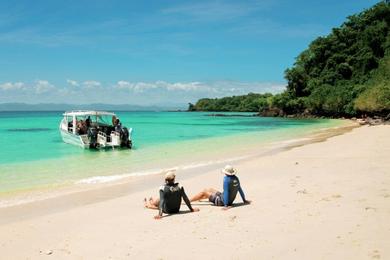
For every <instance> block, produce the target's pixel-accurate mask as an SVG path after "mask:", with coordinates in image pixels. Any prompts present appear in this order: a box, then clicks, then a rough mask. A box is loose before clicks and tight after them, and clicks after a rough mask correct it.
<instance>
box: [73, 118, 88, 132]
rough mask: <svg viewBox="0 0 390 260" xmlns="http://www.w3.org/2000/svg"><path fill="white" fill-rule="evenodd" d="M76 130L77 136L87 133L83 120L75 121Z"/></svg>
mask: <svg viewBox="0 0 390 260" xmlns="http://www.w3.org/2000/svg"><path fill="white" fill-rule="evenodd" d="M76 130H77V133H78V134H79V135H85V134H86V133H87V131H88V129H87V125H86V123H85V121H83V120H80V121H77V129H76Z"/></svg>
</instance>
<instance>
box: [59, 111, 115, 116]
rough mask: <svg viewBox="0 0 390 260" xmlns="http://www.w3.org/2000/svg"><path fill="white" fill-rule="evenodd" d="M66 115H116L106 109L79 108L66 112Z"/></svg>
mask: <svg viewBox="0 0 390 260" xmlns="http://www.w3.org/2000/svg"><path fill="white" fill-rule="evenodd" d="M64 116H115V114H114V113H112V112H106V111H93V110H77V111H70V112H65V113H64Z"/></svg>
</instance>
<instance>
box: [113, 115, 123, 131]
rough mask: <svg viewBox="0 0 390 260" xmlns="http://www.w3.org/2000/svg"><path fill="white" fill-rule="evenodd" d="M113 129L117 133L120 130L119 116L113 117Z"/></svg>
mask: <svg viewBox="0 0 390 260" xmlns="http://www.w3.org/2000/svg"><path fill="white" fill-rule="evenodd" d="M114 130H115V131H116V132H118V133H120V132H121V131H122V123H121V122H120V121H119V118H117V119H115V122H114Z"/></svg>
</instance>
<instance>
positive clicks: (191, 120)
mask: <svg viewBox="0 0 390 260" xmlns="http://www.w3.org/2000/svg"><path fill="white" fill-rule="evenodd" d="M116 114H117V115H118V116H119V118H120V119H121V121H122V123H123V125H124V126H127V127H132V128H133V142H134V149H132V150H120V149H117V150H103V151H90V150H84V149H81V148H79V147H75V146H72V145H69V144H65V143H63V142H62V139H61V136H60V134H59V130H58V126H59V122H60V120H61V119H62V112H0V146H1V149H0V195H1V194H7V193H12V192H17V191H28V190H34V189H39V188H45V187H46V188H47V187H55V186H61V185H68V184H72V183H94V182H99V181H101V182H103V181H107V180H110V179H115V178H120V176H136V175H146V174H149V173H155V172H158V171H161V170H163V169H168V168H171V167H178V166H179V167H182V168H185V167H187V168H188V167H196V166H197V165H204V164H207V163H209V164H212V163H213V162H214V161H219V162H220V161H221V159H226V160H227V161H228V160H229V159H232V158H238V157H240V156H241V157H242V156H244V155H245V153H248V152H249V151H250V152H252V153H253V152H256V151H257V150H260V149H263V148H264V147H267V146H269V145H270V144H273V143H277V142H279V143H280V142H283V141H288V140H291V139H297V138H302V137H304V136H305V135H307V134H308V133H310V132H313V131H316V130H319V129H324V128H330V127H337V126H338V125H340V124H342V122H340V121H338V120H327V119H322V120H320V119H310V120H297V119H284V118H263V117H244V116H248V115H250V114H245V113H241V114H240V115H241V116H234V115H237V113H233V114H228V115H230V116H226V117H215V116H210V113H186V112H116ZM242 115H244V116H242Z"/></svg>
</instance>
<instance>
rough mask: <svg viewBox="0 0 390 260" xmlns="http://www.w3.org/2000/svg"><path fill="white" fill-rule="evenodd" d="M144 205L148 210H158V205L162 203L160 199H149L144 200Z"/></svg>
mask: <svg viewBox="0 0 390 260" xmlns="http://www.w3.org/2000/svg"><path fill="white" fill-rule="evenodd" d="M144 203H145V208H148V209H158V204H159V203H160V199H159V198H152V197H151V198H149V199H146V198H145V199H144Z"/></svg>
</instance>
